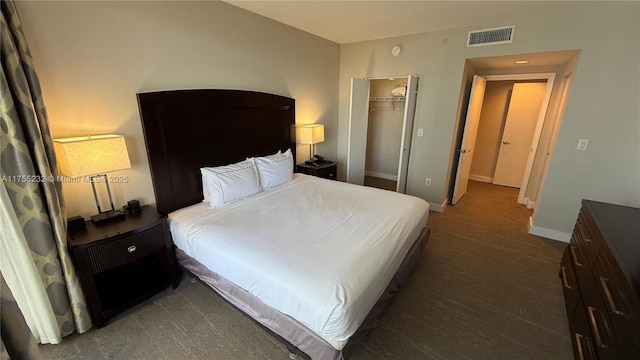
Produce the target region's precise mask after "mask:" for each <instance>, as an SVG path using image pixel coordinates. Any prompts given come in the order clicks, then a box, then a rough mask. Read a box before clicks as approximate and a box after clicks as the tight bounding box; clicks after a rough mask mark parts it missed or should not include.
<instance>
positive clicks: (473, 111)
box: [451, 75, 487, 204]
mask: <svg viewBox="0 0 640 360" xmlns="http://www.w3.org/2000/svg"><path fill="white" fill-rule="evenodd" d="M486 87H487V80H486V79H485V78H483V77H480V76H478V75H474V76H473V84H472V85H471V95H470V96H469V106H468V107H467V118H466V120H465V122H464V131H463V133H462V143H461V145H460V149H458V152H459V153H460V158H458V170H457V171H456V182H455V185H454V188H453V198H452V199H451V203H452V204H455V203H457V202H458V200H460V198H462V196H463V195H464V194H465V193H466V192H467V184H468V183H469V173H470V171H471V160H472V158H473V148H474V146H475V144H476V135H477V134H478V124H479V123H480V112H481V111H482V101H483V100H484V90H485V89H486Z"/></svg>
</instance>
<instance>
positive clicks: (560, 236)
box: [529, 226, 571, 243]
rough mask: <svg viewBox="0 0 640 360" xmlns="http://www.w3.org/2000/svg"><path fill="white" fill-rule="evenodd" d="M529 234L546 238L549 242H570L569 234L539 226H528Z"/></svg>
mask: <svg viewBox="0 0 640 360" xmlns="http://www.w3.org/2000/svg"><path fill="white" fill-rule="evenodd" d="M529 234H531V235H536V236H541V237H543V238H547V239H551V240H557V241H562V242H564V243H568V242H569V241H571V233H566V232H563V231H558V230H553V229H547V228H543V227H539V226H530V227H529Z"/></svg>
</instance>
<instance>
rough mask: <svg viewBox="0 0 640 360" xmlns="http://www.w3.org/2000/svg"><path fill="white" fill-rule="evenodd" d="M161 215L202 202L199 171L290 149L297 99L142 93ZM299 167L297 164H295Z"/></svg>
mask: <svg viewBox="0 0 640 360" xmlns="http://www.w3.org/2000/svg"><path fill="white" fill-rule="evenodd" d="M137 97H138V106H139V107H140V117H141V119H142V128H143V131H144V138H145V142H146V146H147V156H148V157H149V165H150V167H151V177H152V179H153V188H154V192H155V196H156V206H157V209H158V211H159V212H160V213H162V214H168V213H170V212H172V211H174V210H177V209H180V208H183V207H185V206H189V205H193V204H196V203H198V202H201V201H202V199H203V196H202V183H201V177H200V168H201V167H203V166H219V165H227V164H231V163H235V162H238V161H241V160H244V159H245V158H247V157H251V156H264V155H269V154H273V153H275V152H277V151H278V150H281V151H285V150H287V149H289V148H290V149H291V151H292V152H293V154H294V160H295V150H296V143H295V100H294V99H291V98H288V97H284V96H278V95H273V94H265V93H259V92H251V91H241V90H210V89H209V90H172V91H159V92H149V93H140V94H137ZM294 163H295V161H294Z"/></svg>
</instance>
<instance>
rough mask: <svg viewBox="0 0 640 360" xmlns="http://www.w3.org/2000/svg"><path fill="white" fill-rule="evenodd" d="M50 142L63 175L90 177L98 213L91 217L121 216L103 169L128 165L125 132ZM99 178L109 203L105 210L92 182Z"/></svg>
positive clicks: (108, 217)
mask: <svg viewBox="0 0 640 360" xmlns="http://www.w3.org/2000/svg"><path fill="white" fill-rule="evenodd" d="M53 144H54V150H55V152H56V157H57V159H58V165H59V169H60V173H61V174H62V175H65V176H68V177H80V176H85V177H86V176H88V177H89V181H90V182H91V188H92V189H93V197H94V199H95V201H96V207H97V208H98V214H97V215H94V216H92V217H91V220H93V221H94V222H100V221H104V220H108V219H113V218H120V217H123V216H124V212H123V211H122V210H116V209H115V208H114V207H113V199H112V197H111V189H110V188H109V178H108V177H107V175H106V174H105V173H107V172H111V171H116V170H122V169H129V168H130V167H131V163H130V162H129V155H128V153H127V145H126V143H125V141H124V136H122V135H115V134H106V135H92V136H84V137H72V138H64V139H54V140H53ZM100 178H103V179H104V183H105V186H106V187H107V194H108V195H109V203H110V205H111V209H110V210H106V211H102V208H101V207H100V201H99V200H98V193H97V192H96V185H95V184H96V182H98V181H99V179H100Z"/></svg>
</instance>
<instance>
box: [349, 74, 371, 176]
mask: <svg viewBox="0 0 640 360" xmlns="http://www.w3.org/2000/svg"><path fill="white" fill-rule="evenodd" d="M368 124H369V80H366V79H353V78H352V79H351V103H350V105H349V145H348V147H347V182H348V183H352V184H358V185H364V167H365V162H366V159H367V126H368Z"/></svg>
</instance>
